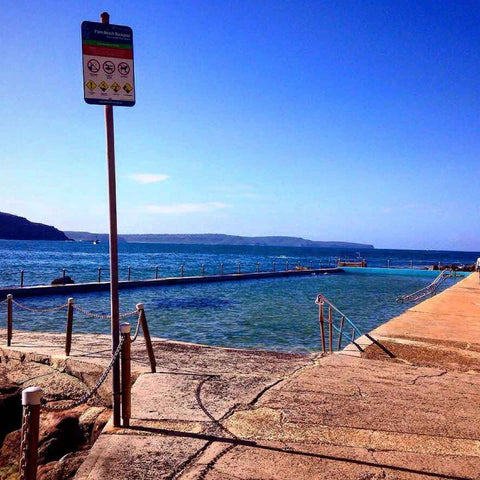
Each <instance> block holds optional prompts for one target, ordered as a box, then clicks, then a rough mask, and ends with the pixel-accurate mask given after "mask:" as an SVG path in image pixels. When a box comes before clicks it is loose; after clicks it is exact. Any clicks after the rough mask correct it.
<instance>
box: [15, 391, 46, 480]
mask: <svg viewBox="0 0 480 480" xmlns="http://www.w3.org/2000/svg"><path fill="white" fill-rule="evenodd" d="M42 393H43V392H42V389H41V388H39V387H28V388H25V389H23V390H22V406H23V420H22V434H21V442H20V450H21V451H20V477H19V478H22V479H24V480H35V479H36V478H37V459H38V433H39V426H40V403H41V399H42Z"/></svg>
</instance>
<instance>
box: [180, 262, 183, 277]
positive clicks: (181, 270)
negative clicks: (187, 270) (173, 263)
mask: <svg viewBox="0 0 480 480" xmlns="http://www.w3.org/2000/svg"><path fill="white" fill-rule="evenodd" d="M180 276H181V277H183V265H180Z"/></svg>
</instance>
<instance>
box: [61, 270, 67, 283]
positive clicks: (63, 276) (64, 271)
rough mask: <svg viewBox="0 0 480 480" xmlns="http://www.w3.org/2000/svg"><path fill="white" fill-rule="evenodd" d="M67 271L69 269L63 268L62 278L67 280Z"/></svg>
mask: <svg viewBox="0 0 480 480" xmlns="http://www.w3.org/2000/svg"><path fill="white" fill-rule="evenodd" d="M66 273H67V270H66V269H65V268H62V278H63V280H65V275H66Z"/></svg>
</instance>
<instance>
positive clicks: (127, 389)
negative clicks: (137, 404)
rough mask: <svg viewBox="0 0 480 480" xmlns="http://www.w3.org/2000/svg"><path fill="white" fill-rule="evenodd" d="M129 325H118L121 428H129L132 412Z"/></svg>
mask: <svg viewBox="0 0 480 480" xmlns="http://www.w3.org/2000/svg"><path fill="white" fill-rule="evenodd" d="M130 329H131V327H130V324H129V323H122V324H121V325H120V332H121V334H122V337H124V340H123V345H122V420H123V426H124V427H129V426H130V417H131V412H132V400H131V395H132V393H131V392H132V367H131V363H130V358H131V353H130V351H131V348H130V344H131V338H130Z"/></svg>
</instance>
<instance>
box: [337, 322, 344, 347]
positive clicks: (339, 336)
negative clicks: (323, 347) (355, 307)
mask: <svg viewBox="0 0 480 480" xmlns="http://www.w3.org/2000/svg"><path fill="white" fill-rule="evenodd" d="M344 323H345V317H344V316H343V315H342V318H341V319H340V332H339V334H338V346H337V350H340V348H341V346H342V334H343V324H344Z"/></svg>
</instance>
